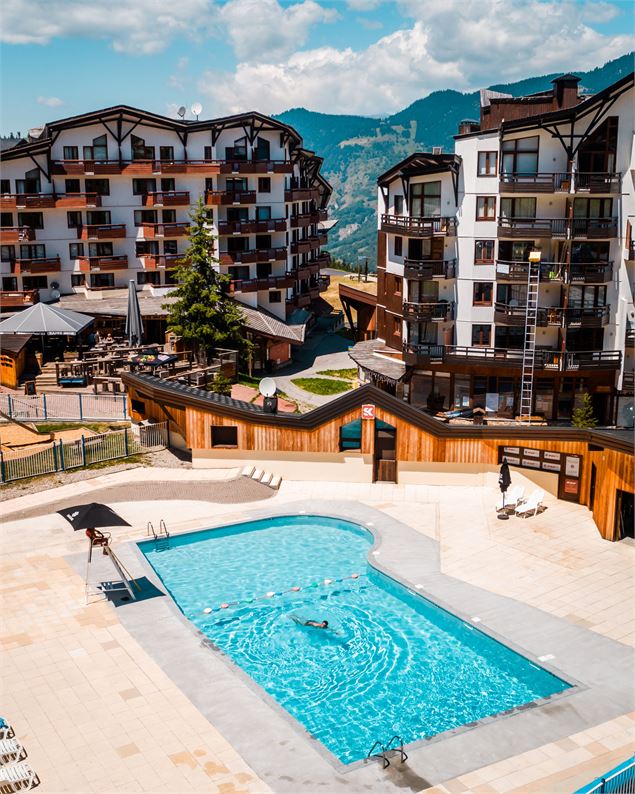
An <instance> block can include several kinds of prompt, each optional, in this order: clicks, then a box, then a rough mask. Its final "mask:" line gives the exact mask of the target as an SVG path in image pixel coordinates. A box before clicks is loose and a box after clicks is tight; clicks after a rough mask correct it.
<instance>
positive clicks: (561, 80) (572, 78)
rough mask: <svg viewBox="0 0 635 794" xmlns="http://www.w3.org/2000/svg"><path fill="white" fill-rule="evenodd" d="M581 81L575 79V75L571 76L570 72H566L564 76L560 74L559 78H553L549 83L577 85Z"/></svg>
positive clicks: (579, 78) (577, 78) (578, 78)
mask: <svg viewBox="0 0 635 794" xmlns="http://www.w3.org/2000/svg"><path fill="white" fill-rule="evenodd" d="M581 80H582V78H581V77H577V76H576V75H575V74H571V72H567V73H566V74H561V75H560V77H554V78H553V80H552V81H551V82H552V83H579V82H580V81H581Z"/></svg>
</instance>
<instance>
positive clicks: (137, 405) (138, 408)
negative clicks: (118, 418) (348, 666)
mask: <svg viewBox="0 0 635 794" xmlns="http://www.w3.org/2000/svg"><path fill="white" fill-rule="evenodd" d="M130 407H131V408H132V410H133V411H134V412H135V413H136V414H145V412H146V404H145V403H144V402H142V401H141V400H130Z"/></svg>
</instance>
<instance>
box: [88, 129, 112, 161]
mask: <svg viewBox="0 0 635 794" xmlns="http://www.w3.org/2000/svg"><path fill="white" fill-rule="evenodd" d="M83 157H84V160H107V159H108V139H107V138H106V136H105V135H100V136H99V137H98V138H93V145H92V146H84V147H83Z"/></svg>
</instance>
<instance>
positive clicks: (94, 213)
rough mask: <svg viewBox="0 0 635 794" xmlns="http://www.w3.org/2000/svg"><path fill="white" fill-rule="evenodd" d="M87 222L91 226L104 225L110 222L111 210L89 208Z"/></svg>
mask: <svg viewBox="0 0 635 794" xmlns="http://www.w3.org/2000/svg"><path fill="white" fill-rule="evenodd" d="M86 218H87V220H86V223H88V225H89V226H104V225H108V224H109V223H110V210H88V212H87V213H86Z"/></svg>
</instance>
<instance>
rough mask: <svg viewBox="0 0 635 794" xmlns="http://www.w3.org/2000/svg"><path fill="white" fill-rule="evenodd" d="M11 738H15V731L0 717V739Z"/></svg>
mask: <svg viewBox="0 0 635 794" xmlns="http://www.w3.org/2000/svg"><path fill="white" fill-rule="evenodd" d="M12 736H15V731H14V730H13V728H12V727H11V726H10V725H9V723H8V722H7V721H6V720H5V718H4V717H0V739H10V738H11V737H12Z"/></svg>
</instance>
